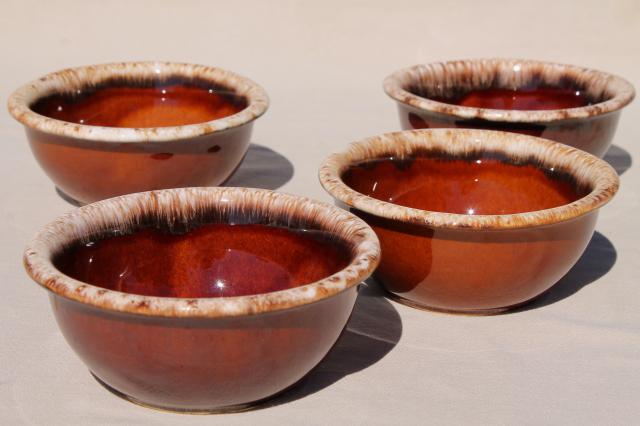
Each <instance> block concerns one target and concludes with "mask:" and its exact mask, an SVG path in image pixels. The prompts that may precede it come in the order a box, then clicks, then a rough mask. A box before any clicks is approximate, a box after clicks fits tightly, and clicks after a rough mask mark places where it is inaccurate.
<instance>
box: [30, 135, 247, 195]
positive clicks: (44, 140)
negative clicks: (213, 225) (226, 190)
mask: <svg viewBox="0 0 640 426" xmlns="http://www.w3.org/2000/svg"><path fill="white" fill-rule="evenodd" d="M252 127H253V123H248V124H246V125H244V126H242V127H238V128H235V129H231V130H227V131H224V132H220V133H210V134H207V135H204V136H200V137H197V138H193V139H188V140H178V141H175V142H174V141H169V142H161V143H154V142H149V143H122V144H118V143H113V142H101V141H90V140H81V139H74V138H66V137H61V136H55V135H50V134H46V133H42V132H40V131H37V130H31V129H27V136H28V139H29V145H30V147H31V151H32V152H33V155H34V157H35V158H36V160H37V161H38V163H40V165H41V166H42V168H43V169H44V171H45V172H46V173H47V175H48V176H49V177H50V178H51V180H52V181H53V182H54V183H55V184H56V186H57V187H58V188H60V189H61V190H62V191H63V192H64V193H65V194H66V195H68V196H69V197H71V198H73V199H74V200H77V201H80V202H82V203H90V202H93V201H97V200H102V199H105V198H111V197H115V196H117V195H122V194H130V193H134V192H142V191H149V190H154V189H163V188H182V187H188V186H214V185H219V184H221V183H223V182H224V181H225V180H226V179H228V178H229V176H231V174H232V173H233V172H234V171H235V169H236V168H237V167H238V165H239V164H240V162H241V161H242V159H243V158H244V155H245V154H246V152H247V149H248V148H249V143H250V140H251V139H250V138H251V133H252Z"/></svg>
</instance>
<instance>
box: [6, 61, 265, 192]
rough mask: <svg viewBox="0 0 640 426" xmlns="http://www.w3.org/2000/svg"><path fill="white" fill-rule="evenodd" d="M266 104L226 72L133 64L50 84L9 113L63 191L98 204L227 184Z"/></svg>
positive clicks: (251, 86) (48, 80)
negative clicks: (162, 191)
mask: <svg viewBox="0 0 640 426" xmlns="http://www.w3.org/2000/svg"><path fill="white" fill-rule="evenodd" d="M268 103H269V101H268V97H267V94H266V93H265V91H264V89H262V88H261V87H260V86H258V85H257V84H256V83H254V82H253V81H251V80H249V79H247V78H245V77H242V76H239V75H237V74H235V73H232V72H229V71H225V70H222V69H219V68H213V67H207V66H202V65H191V64H182V63H171V62H128V63H112V64H102V65H91V66H84V67H79V68H72V69H65V70H62V71H58V72H54V73H51V74H48V75H46V76H44V77H42V78H40V79H38V80H35V81H33V82H31V83H28V84H26V85H24V86H23V87H21V88H19V89H18V90H16V91H15V92H14V93H13V94H12V95H11V96H10V98H9V101H8V107H9V112H10V113H11V114H12V115H13V117H14V118H15V119H16V120H18V121H19V122H20V123H22V124H23V125H24V127H25V130H26V134H27V139H28V140H29V144H30V147H31V150H32V152H33V154H34V156H35V158H36V160H37V161H38V163H39V164H40V166H41V167H42V168H43V170H44V171H45V172H46V173H47V175H48V176H49V177H50V178H51V180H52V181H53V182H54V183H55V185H56V186H57V187H58V188H60V190H61V191H63V192H64V193H65V194H67V195H68V196H69V197H71V198H73V199H75V200H77V201H79V202H81V203H90V202H93V201H97V200H101V199H105V198H110V197H113V196H116V195H123V194H128V193H134V192H141V191H148V190H155V189H164V188H178V187H189V186H212V185H218V184H220V183H222V182H224V181H225V180H226V179H228V178H229V176H231V174H232V173H233V172H234V170H235V169H236V168H237V167H238V165H239V164H240V162H241V161H242V159H243V157H244V155H245V154H246V152H247V149H248V147H249V142H250V137H251V131H252V127H253V121H254V120H255V119H257V118H258V117H260V116H261V115H262V114H264V112H265V111H266V109H267V107H268Z"/></svg>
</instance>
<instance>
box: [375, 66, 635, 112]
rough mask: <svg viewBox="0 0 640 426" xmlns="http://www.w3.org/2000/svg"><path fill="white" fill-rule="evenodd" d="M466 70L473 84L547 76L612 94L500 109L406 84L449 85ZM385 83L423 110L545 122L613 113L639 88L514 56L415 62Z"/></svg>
mask: <svg viewBox="0 0 640 426" xmlns="http://www.w3.org/2000/svg"><path fill="white" fill-rule="evenodd" d="M514 71H515V72H517V73H518V74H517V77H514ZM445 73H448V74H449V76H447V75H446V74H445ZM461 74H466V75H467V77H466V78H465V82H466V84H468V85H470V86H471V87H486V86H487V85H488V84H490V83H491V82H495V80H494V79H495V78H496V76H498V82H499V83H500V82H501V83H503V84H504V85H506V86H513V85H516V86H519V85H521V83H522V82H526V81H529V80H530V79H542V80H543V81H545V82H547V83H549V84H554V83H557V82H560V81H561V80H562V79H566V78H570V79H572V80H574V81H576V82H578V83H579V84H580V85H582V86H584V87H585V88H587V91H588V92H589V93H592V94H593V95H594V96H595V97H600V96H601V95H602V96H604V97H605V98H607V99H606V100H605V101H603V102H599V103H596V104H593V105H588V106H584V107H580V108H566V109H555V110H543V111H524V110H500V109H486V108H473V107H465V106H460V105H452V104H447V103H443V102H438V101H435V100H432V99H428V98H424V97H421V96H418V95H415V94H413V93H411V92H409V91H408V90H406V89H407V88H408V86H410V85H411V84H412V83H415V82H417V81H420V80H423V81H427V80H429V81H433V82H436V81H437V82H438V83H437V84H438V86H439V87H443V86H444V87H446V86H448V85H452V84H453V83H454V81H452V80H453V78H452V77H451V75H461ZM500 76H502V78H500ZM506 76H508V77H506ZM483 83H484V86H483ZM383 88H384V91H385V92H386V93H387V95H389V96H390V97H391V98H393V99H395V100H396V101H398V102H400V103H403V104H406V105H410V106H412V107H414V108H418V109H421V110H424V111H430V112H433V113H439V114H443V115H449V116H454V117H458V118H461V119H482V120H488V121H502V122H512V123H516V122H518V123H520V122H521V123H545V122H551V121H560V120H571V119H579V118H587V117H593V116H598V115H603V114H608V113H611V112H614V111H617V110H619V109H622V108H623V107H625V106H626V105H627V104H629V103H630V102H631V101H632V100H633V98H634V97H635V90H634V88H633V86H632V85H631V83H629V82H628V81H627V80H625V79H623V78H621V77H618V76H615V75H613V74H609V73H605V72H602V71H597V70H593V69H588V68H581V67H577V66H574V65H565V64H558V63H554V62H545V61H536V60H529V59H509V58H490V59H469V60H459V61H447V62H435V63H430V64H419V65H414V66H412V67H409V68H404V69H401V70H398V71H396V72H394V73H393V74H391V75H389V76H388V77H387V78H385V80H384V82H383Z"/></svg>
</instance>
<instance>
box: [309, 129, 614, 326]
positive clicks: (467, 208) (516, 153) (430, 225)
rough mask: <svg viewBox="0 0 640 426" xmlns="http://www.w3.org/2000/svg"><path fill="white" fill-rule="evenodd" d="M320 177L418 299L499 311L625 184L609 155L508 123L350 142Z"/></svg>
mask: <svg viewBox="0 0 640 426" xmlns="http://www.w3.org/2000/svg"><path fill="white" fill-rule="evenodd" d="M319 177H320V182H321V183H322V186H323V187H324V188H325V189H326V190H327V191H328V192H329V193H330V194H331V195H332V196H333V197H334V198H335V199H336V200H337V201H338V203H339V204H340V205H342V206H343V207H345V208H347V209H349V210H351V211H352V212H353V213H355V214H357V215H358V216H360V217H362V218H363V219H364V220H365V221H366V222H367V223H368V224H369V225H371V227H372V228H373V229H374V230H375V232H376V234H377V235H378V238H379V239H380V245H381V249H382V259H381V262H380V266H379V267H378V269H377V270H376V272H375V276H376V278H377V279H378V281H379V282H381V283H382V285H384V286H385V288H386V289H387V290H388V291H389V292H390V294H391V295H392V296H393V297H394V298H396V299H397V300H399V301H401V302H403V303H405V304H408V305H411V306H415V307H420V308H425V309H431V310H438V311H447V312H457V313H469V314H492V313H498V312H502V311H506V310H509V309H511V308H514V307H516V306H519V305H521V304H523V303H526V302H527V301H529V300H531V299H533V298H535V297H536V296H538V295H540V294H541V293H543V292H544V291H545V290H547V289H549V288H550V287H551V286H552V285H553V284H554V283H556V282H557V281H558V280H559V279H560V278H561V277H562V276H563V275H564V274H566V273H567V272H568V271H569V269H570V268H571V267H572V266H573V265H574V264H575V263H576V261H577V260H578V258H579V257H580V256H581V255H582V253H583V251H584V249H585V248H586V246H587V243H588V242H589V240H590V238H591V236H592V234H593V231H594V227H595V224H596V218H597V215H598V209H599V208H600V207H602V206H603V205H604V204H606V203H607V202H608V201H609V200H610V199H611V198H612V197H613V196H614V194H615V193H616V191H617V189H618V176H617V174H616V173H615V171H614V170H613V169H612V168H611V167H610V166H609V165H608V164H607V163H605V162H604V161H603V160H600V159H598V158H596V157H595V156H592V155H590V154H588V153H585V152H583V151H580V150H577V149H574V148H571V147H568V146H566V145H562V144H559V143H554V142H552V141H549V140H545V139H541V138H537V137H532V136H527V135H518V134H513V133H507V132H496V131H488V130H465V129H434V130H414V131H404V132H397V133H390V134H385V135H382V136H377V137H372V138H368V139H365V140H363V141H359V142H355V143H353V144H351V145H350V146H349V148H348V149H347V150H346V151H344V152H341V153H336V154H333V155H331V156H330V157H328V158H327V159H326V160H325V161H324V162H323V164H322V165H321V167H320V171H319Z"/></svg>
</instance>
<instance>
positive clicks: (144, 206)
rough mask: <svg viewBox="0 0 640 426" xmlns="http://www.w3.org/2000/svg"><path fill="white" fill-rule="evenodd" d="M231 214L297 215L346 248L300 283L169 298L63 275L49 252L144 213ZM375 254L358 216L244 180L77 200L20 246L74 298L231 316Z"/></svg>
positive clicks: (283, 300) (355, 276)
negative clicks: (345, 254)
mask: <svg viewBox="0 0 640 426" xmlns="http://www.w3.org/2000/svg"><path fill="white" fill-rule="evenodd" d="M211 211H216V212H220V213H221V214H224V215H229V216H232V217H239V218H248V219H249V221H251V219H252V218H261V217H264V216H265V214H268V217H269V218H278V219H280V220H282V221H285V223H289V221H290V220H291V221H294V222H295V221H296V220H298V221H303V222H304V223H309V224H314V226H315V227H317V228H319V229H321V230H324V231H327V232H329V233H332V234H334V235H336V236H337V237H339V238H341V239H342V240H343V241H344V242H345V243H346V244H347V245H349V248H350V249H351V252H352V260H351V262H350V263H349V264H348V265H347V266H346V267H345V268H344V269H342V270H340V271H338V272H337V273H335V274H333V275H331V276H328V277H326V278H324V279H322V280H320V281H316V282H313V283H310V284H307V285H303V286H300V287H295V288H292V289H288V290H281V291H276V292H271V293H263V294H256V295H249V296H238V297H218V298H193V299H184V298H171V297H155V296H141V295H135V294H129V293H123V292H119V291H114V290H107V289H104V288H102V287H97V286H94V285H91V284H88V283H84V282H81V281H77V280H75V279H73V278H70V277H69V276H67V275H64V274H63V273H62V272H60V271H59V270H58V269H56V268H55V266H54V265H53V263H52V256H55V254H56V253H57V252H59V250H61V249H62V248H63V247H65V246H66V245H67V244H69V243H71V242H74V241H78V240H79V239H81V238H83V237H84V238H86V237H90V236H92V235H96V234H97V233H99V232H100V231H103V230H107V229H121V230H122V229H131V228H135V227H136V226H137V225H138V223H137V222H136V221H137V220H139V219H140V218H142V217H144V216H145V215H148V214H153V216H154V217H157V218H160V219H161V220H167V219H175V220H178V221H180V223H188V222H189V221H192V220H194V218H197V217H198V214H202V213H203V212H211ZM379 259H380V246H379V243H378V238H377V237H376V234H375V233H374V232H373V230H372V229H371V228H370V227H369V226H368V225H367V224H366V223H365V222H364V221H362V220H361V219H359V218H358V217H356V216H354V215H352V214H350V213H348V212H346V211H344V210H342V209H339V208H337V207H335V206H332V205H330V204H326V203H322V202H319V201H315V200H312V199H309V198H305V197H299V196H294V195H289V194H283V193H277V192H273V191H268V190H262V189H251V188H180V189H167V190H161V191H150V192H142V193H136V194H129V195H124V196H120V197H115V198H111V199H108V200H103V201H99V202H96V203H93V204H89V205H86V206H84V207H80V208H78V209H76V210H74V211H72V212H70V213H67V214H65V215H63V216H61V217H60V218H58V219H56V220H55V221H53V222H51V223H49V224H48V225H46V226H45V227H44V228H43V229H42V230H41V231H40V232H39V233H38V234H37V235H36V236H35V238H34V239H33V240H32V241H31V242H30V243H29V245H28V247H27V248H26V250H25V252H24V259H23V260H24V265H25V269H26V271H27V273H28V274H29V276H30V277H31V278H32V279H33V280H34V281H36V282H37V283H38V284H40V285H41V286H43V287H44V288H46V289H48V290H49V291H51V292H53V293H55V294H56V295H58V296H62V297H65V298H68V299H71V300H75V301H77V302H80V303H83V304H87V305H92V306H95V307H98V308H102V309H106V310H111V311H118V312H126V313H131V314H140V315H148V316H161V317H189V318H194V317H205V318H218V317H234V316H242V315H255V314H261V313H267V312H274V311H279V310H284V309H289V308H294V307H297V306H302V305H306V304H309V303H313V302H317V301H320V300H322V299H325V298H328V297H331V296H333V295H335V294H337V293H339V292H342V291H344V290H346V289H348V288H350V287H353V286H355V285H357V284H359V283H360V282H362V281H363V280H364V279H366V278H367V277H368V276H369V275H370V274H371V273H372V272H373V270H374V269H375V267H376V266H377V264H378V262H379Z"/></svg>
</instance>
